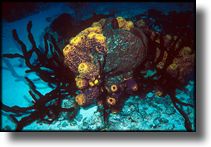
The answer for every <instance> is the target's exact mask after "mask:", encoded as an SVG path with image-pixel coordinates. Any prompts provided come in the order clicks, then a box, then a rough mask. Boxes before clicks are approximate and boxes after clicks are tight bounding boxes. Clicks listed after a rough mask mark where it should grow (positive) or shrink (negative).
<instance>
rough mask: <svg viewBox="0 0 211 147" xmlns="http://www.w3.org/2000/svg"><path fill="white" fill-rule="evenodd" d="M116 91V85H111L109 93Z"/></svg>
mask: <svg viewBox="0 0 211 147" xmlns="http://www.w3.org/2000/svg"><path fill="white" fill-rule="evenodd" d="M117 90H118V87H117V85H115V84H113V85H111V91H112V92H116V91H117Z"/></svg>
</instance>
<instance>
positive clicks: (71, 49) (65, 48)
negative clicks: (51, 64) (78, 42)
mask: <svg viewBox="0 0 211 147" xmlns="http://www.w3.org/2000/svg"><path fill="white" fill-rule="evenodd" d="M73 50H75V47H74V46H72V45H70V44H68V45H66V46H65V47H64V49H63V55H64V56H66V55H67V54H68V53H69V52H71V51H73Z"/></svg>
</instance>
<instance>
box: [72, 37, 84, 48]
mask: <svg viewBox="0 0 211 147" xmlns="http://www.w3.org/2000/svg"><path fill="white" fill-rule="evenodd" d="M81 42H82V36H81V35H77V36H76V37H74V38H73V39H71V40H70V44H71V45H75V46H77V45H79V43H81Z"/></svg>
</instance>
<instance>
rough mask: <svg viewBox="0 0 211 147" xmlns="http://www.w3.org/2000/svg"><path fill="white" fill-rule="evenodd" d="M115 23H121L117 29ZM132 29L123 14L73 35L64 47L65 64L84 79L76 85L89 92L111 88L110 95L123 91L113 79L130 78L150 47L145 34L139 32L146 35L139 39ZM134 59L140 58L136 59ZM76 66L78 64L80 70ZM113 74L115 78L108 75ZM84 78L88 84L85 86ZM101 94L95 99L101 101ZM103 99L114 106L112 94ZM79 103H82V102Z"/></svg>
mask: <svg viewBox="0 0 211 147" xmlns="http://www.w3.org/2000/svg"><path fill="white" fill-rule="evenodd" d="M115 23H118V28H116V27H115ZM132 28H133V23H132V22H131V21H126V20H125V19H123V18H122V17H117V18H114V19H106V20H105V19H104V20H100V21H99V22H95V23H93V24H92V26H91V27H89V28H87V29H85V30H83V31H81V32H80V33H79V34H78V35H76V36H75V37H74V38H72V39H71V40H70V44H68V45H67V46H66V47H65V48H64V49H63V53H64V56H65V63H66V65H67V66H68V67H69V68H70V69H71V70H72V71H73V72H74V73H75V74H76V75H77V77H80V78H81V79H80V80H79V79H77V80H76V85H79V86H78V87H79V88H80V89H81V91H82V92H83V93H86V92H87V91H86V89H89V91H90V90H96V88H97V89H98V91H100V90H101V89H105V90H106V89H110V90H109V92H108V93H110V95H111V94H112V93H116V92H118V91H119V93H120V92H121V91H124V88H118V87H119V86H117V83H113V82H114V81H116V79H118V80H119V82H118V84H121V83H122V82H123V79H124V78H128V77H131V76H132V73H133V69H134V68H136V67H137V66H138V65H139V64H141V62H142V61H143V60H144V59H145V56H146V50H147V46H146V44H147V39H146V36H145V35H144V33H142V32H141V31H140V32H139V33H142V37H143V38H138V37H136V36H135V35H134V34H133V33H132V32H130V29H132ZM126 37H127V38H126ZM72 48H74V51H73V50H72ZM99 48H101V50H99ZM84 52H85V53H86V54H84ZM79 55H82V56H83V59H82V56H80V57H78V56H79ZM132 58H137V60H135V61H134V60H132ZM122 63H124V64H122ZM75 67H78V71H76V70H75ZM111 75H113V76H116V77H114V78H113V79H112V78H109V77H111ZM82 81H84V82H82ZM85 81H88V83H89V84H88V85H86V86H85ZM82 83H83V84H82ZM82 87H83V88H82ZM91 87H94V88H91ZM106 87H108V88H106ZM131 89H132V90H134V91H136V90H137V85H133V87H131ZM80 96H81V94H80ZM98 96H100V95H98V94H95V98H96V100H95V101H99V100H102V98H99V97H98ZM88 97H89V96H88ZM115 97H118V96H117V95H116V96H115ZM83 98H87V97H86V96H84V97H83ZM122 99H123V98H122ZM93 100H94V99H93ZM84 101H86V100H84ZM104 101H107V104H109V105H115V104H116V102H117V100H116V99H115V98H113V97H109V98H107V100H104ZM89 102H90V98H89ZM79 103H80V104H79V105H81V101H79ZM84 103H85V102H84Z"/></svg>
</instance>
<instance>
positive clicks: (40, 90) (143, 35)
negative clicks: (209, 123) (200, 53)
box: [1, 2, 196, 131]
mask: <svg viewBox="0 0 211 147" xmlns="http://www.w3.org/2000/svg"><path fill="white" fill-rule="evenodd" d="M1 21H2V33H1V42H2V46H1V92H2V94H1V130H2V131H195V130H196V128H195V126H196V124H195V120H196V118H195V117H196V115H195V114H196V113H195V111H196V107H195V99H196V97H195V82H196V81H195V53H196V50H195V5H194V3H191V2H189V3H187V2H186V3H185V2H183V3H182V2H180V3H173V2H171V3H167V2H165V3H164V2H162V3H161V2H131V3H129V2H118V3H114V2H99V3H98V2H83V3H82V2H81V3H79V2H78V3H76V2H75V3H69V2H57V3H53V2H52V3H50V2H49V3H41V2H40V3H30V2H28V3H20V2H19V3H12V2H11V3H9V2H8V3H6V2H5V3H2V20H1Z"/></svg>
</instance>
